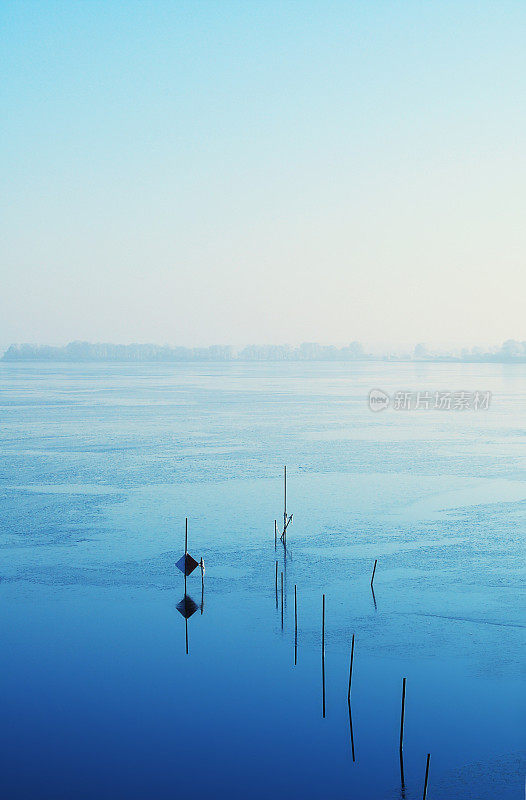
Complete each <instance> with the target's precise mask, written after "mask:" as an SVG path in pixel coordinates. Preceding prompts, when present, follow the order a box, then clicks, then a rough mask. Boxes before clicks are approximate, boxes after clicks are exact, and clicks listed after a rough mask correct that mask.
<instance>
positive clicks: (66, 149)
mask: <svg viewBox="0 0 526 800" xmlns="http://www.w3.org/2000/svg"><path fill="white" fill-rule="evenodd" d="M0 24H1V37H2V52H1V81H0V85H1V88H0V91H1V104H2V106H1V107H2V117H3V121H2V125H1V129H0V146H1V154H2V155H1V158H2V208H1V218H0V233H1V245H0V248H1V250H0V256H1V260H0V270H1V278H2V282H1V283H2V287H1V293H0V346H7V345H8V344H10V343H11V342H27V341H29V342H49V343H57V344H59V343H62V342H66V341H69V340H71V339H88V340H92V341H101V340H105V341H115V342H130V341H155V342H169V343H174V344H184V345H199V344H209V343H232V344H243V343H249V342H258V343H265V342H291V343H294V342H298V341H303V340H307V341H321V342H334V343H342V342H346V341H350V340H353V339H360V340H362V341H364V342H366V343H371V344H374V343H393V344H395V343H405V342H415V341H427V342H429V343H441V342H459V343H462V344H474V343H479V342H480V343H491V342H500V341H502V340H503V339H506V338H510V337H513V338H521V339H525V338H526V325H525V323H524V319H525V313H524V297H525V296H526V265H525V251H526V233H525V231H526V225H525V223H524V220H525V218H526V202H525V191H526V190H525V186H526V158H525V147H524V142H525V141H526V99H525V98H526V93H525V89H526V47H525V46H524V43H525V41H526V3H524V2H523V1H522V0H521V1H520V2H519V1H517V2H506V0H503V1H502V2H484V0H479V2H463V1H462V0H456V2H410V0H404V2H381V1H380V0H378V2H372V1H371V0H367V2H365V1H364V2H333V3H325V2H324V3H322V2H319V3H313V2H280V3H278V2H271V0H259V2H250V0H248V1H247V0H245V2H236V3H232V2H225V0H221V1H220V0H217V2H188V3H186V2H176V0H172V2H166V3H164V2H144V1H143V2H140V3H133V2H112V1H111V0H106V2H75V3H72V2H63V3H54V2H49V1H48V0H46V2H37V1H36V0H35V1H34V2H30V3H24V2H5V3H3V4H2V5H1V10H0Z"/></svg>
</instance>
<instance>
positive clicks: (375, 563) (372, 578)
mask: <svg viewBox="0 0 526 800" xmlns="http://www.w3.org/2000/svg"><path fill="white" fill-rule="evenodd" d="M377 563H378V559H377V558H375V559H374V567H373V574H372V577H371V586H372V585H373V581H374V573H375V572H376V565H377Z"/></svg>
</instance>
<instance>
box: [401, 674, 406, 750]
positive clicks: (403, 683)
mask: <svg viewBox="0 0 526 800" xmlns="http://www.w3.org/2000/svg"><path fill="white" fill-rule="evenodd" d="M405 681H406V679H405V678H404V679H403V682H402V713H401V715H400V755H402V750H403V748H404V719H405Z"/></svg>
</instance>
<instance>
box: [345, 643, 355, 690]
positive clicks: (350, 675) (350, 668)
mask: <svg viewBox="0 0 526 800" xmlns="http://www.w3.org/2000/svg"><path fill="white" fill-rule="evenodd" d="M353 658H354V633H353V635H352V642H351V666H350V667H349V691H348V692H347V700H349V702H350V700H351V681H352V662H353Z"/></svg>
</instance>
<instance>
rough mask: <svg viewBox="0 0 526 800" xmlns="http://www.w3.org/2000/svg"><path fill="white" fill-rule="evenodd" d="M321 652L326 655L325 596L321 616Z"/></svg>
mask: <svg viewBox="0 0 526 800" xmlns="http://www.w3.org/2000/svg"><path fill="white" fill-rule="evenodd" d="M321 651H322V653H323V655H325V595H323V605H322V615H321Z"/></svg>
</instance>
